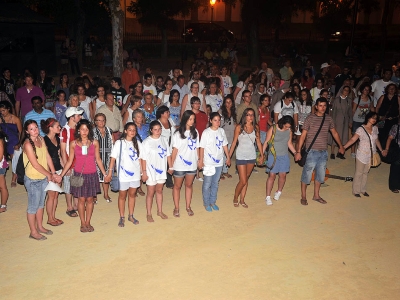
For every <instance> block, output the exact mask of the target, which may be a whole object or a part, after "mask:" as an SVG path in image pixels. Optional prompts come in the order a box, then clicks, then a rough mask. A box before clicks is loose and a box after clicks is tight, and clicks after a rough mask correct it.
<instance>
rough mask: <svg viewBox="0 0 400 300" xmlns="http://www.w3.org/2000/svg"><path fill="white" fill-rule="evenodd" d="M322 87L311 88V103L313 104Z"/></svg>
mask: <svg viewBox="0 0 400 300" xmlns="http://www.w3.org/2000/svg"><path fill="white" fill-rule="evenodd" d="M321 91H322V89H319V88H317V87H314V88H312V89H311V91H310V93H311V97H312V99H313V105H314V104H315V101H317V99H318V98H319V93H321Z"/></svg>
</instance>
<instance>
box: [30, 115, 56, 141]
mask: <svg viewBox="0 0 400 300" xmlns="http://www.w3.org/2000/svg"><path fill="white" fill-rule="evenodd" d="M48 118H54V119H55V118H56V116H55V115H54V113H53V112H52V111H51V110H48V109H43V111H42V113H40V114H39V113H37V112H36V111H34V110H31V111H30V112H28V113H27V114H26V116H25V120H24V123H25V122H26V121H27V120H34V121H36V123H37V124H38V127H39V132H40V135H41V136H45V134H44V132H43V131H42V128H41V127H40V121H41V120H47V119H48Z"/></svg>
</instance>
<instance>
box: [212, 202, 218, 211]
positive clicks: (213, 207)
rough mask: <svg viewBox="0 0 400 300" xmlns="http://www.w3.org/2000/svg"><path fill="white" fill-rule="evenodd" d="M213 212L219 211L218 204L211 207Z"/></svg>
mask: <svg viewBox="0 0 400 300" xmlns="http://www.w3.org/2000/svg"><path fill="white" fill-rule="evenodd" d="M210 207H211V208H212V209H213V210H219V207H218V206H217V204H215V203H214V204H211V206H210Z"/></svg>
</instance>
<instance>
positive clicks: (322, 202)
mask: <svg viewBox="0 0 400 300" xmlns="http://www.w3.org/2000/svg"><path fill="white" fill-rule="evenodd" d="M313 200H314V201H317V202H319V203H321V204H326V201H325V200H324V199H322V198H318V199H315V198H313Z"/></svg>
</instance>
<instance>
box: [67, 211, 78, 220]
mask: <svg viewBox="0 0 400 300" xmlns="http://www.w3.org/2000/svg"><path fill="white" fill-rule="evenodd" d="M65 213H66V214H67V215H68V216H70V217H71V218H76V217H77V216H78V214H77V213H76V210H75V209H73V210H67V211H66V212H65Z"/></svg>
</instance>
